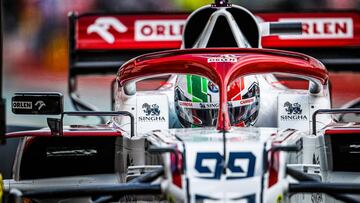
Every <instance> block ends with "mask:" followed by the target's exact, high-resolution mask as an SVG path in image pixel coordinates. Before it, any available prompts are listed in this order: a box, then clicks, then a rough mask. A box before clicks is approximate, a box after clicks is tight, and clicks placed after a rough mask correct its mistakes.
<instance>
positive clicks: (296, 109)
mask: <svg viewBox="0 0 360 203" xmlns="http://www.w3.org/2000/svg"><path fill="white" fill-rule="evenodd" d="M284 107H285V111H286V114H285V115H281V116H280V119H281V120H282V121H299V120H304V121H305V120H307V116H306V115H303V114H302V109H301V105H300V104H299V103H297V102H296V103H293V104H292V103H290V102H288V101H287V102H285V103H284Z"/></svg>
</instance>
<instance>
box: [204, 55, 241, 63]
mask: <svg viewBox="0 0 360 203" xmlns="http://www.w3.org/2000/svg"><path fill="white" fill-rule="evenodd" d="M207 62H208V63H218V62H223V63H226V62H231V63H236V62H237V58H236V57H235V56H234V55H231V54H224V55H220V56H217V57H210V58H208V60H207Z"/></svg>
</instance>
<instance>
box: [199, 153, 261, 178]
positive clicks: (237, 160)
mask: <svg viewBox="0 0 360 203" xmlns="http://www.w3.org/2000/svg"><path fill="white" fill-rule="evenodd" d="M255 163H256V157H255V156H254V154H253V153H251V152H230V153H229V160H228V163H227V166H226V168H225V166H223V156H222V155H221V154H220V153H219V152H199V153H197V155H196V161H195V170H196V171H197V172H198V173H199V174H201V175H199V176H198V177H199V178H205V179H220V177H221V174H222V171H223V170H224V168H225V169H228V171H229V173H228V175H227V177H226V179H241V178H248V177H252V176H254V170H255Z"/></svg>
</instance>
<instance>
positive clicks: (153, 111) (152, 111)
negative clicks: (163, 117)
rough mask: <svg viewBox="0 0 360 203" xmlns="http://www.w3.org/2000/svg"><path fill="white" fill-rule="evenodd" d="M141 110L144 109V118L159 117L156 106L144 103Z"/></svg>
mask: <svg viewBox="0 0 360 203" xmlns="http://www.w3.org/2000/svg"><path fill="white" fill-rule="evenodd" d="M142 108H143V109H144V113H145V115H146V116H159V115H160V109H159V105H157V104H152V105H150V104H148V103H145V104H143V105H142Z"/></svg>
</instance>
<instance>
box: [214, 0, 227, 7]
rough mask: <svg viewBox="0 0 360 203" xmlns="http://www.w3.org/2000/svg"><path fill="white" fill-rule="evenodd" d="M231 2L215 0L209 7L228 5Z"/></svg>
mask: <svg viewBox="0 0 360 203" xmlns="http://www.w3.org/2000/svg"><path fill="white" fill-rule="evenodd" d="M230 6H231V3H228V0H215V3H213V4H211V7H230Z"/></svg>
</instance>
